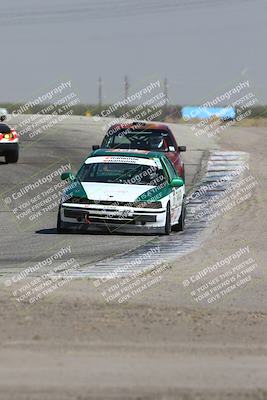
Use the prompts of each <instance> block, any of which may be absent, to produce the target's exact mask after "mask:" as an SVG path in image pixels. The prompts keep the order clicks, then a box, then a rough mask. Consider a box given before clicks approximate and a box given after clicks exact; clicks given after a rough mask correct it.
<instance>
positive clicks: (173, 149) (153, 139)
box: [93, 122, 186, 180]
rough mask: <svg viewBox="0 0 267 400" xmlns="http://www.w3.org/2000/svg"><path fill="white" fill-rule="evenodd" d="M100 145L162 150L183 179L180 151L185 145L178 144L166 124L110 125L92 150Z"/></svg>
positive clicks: (183, 172)
mask: <svg viewBox="0 0 267 400" xmlns="http://www.w3.org/2000/svg"><path fill="white" fill-rule="evenodd" d="M100 147H101V148H104V149H125V150H128V149H129V150H132V149H137V150H151V151H162V152H164V154H165V155H166V156H167V157H168V158H169V159H170V160H171V161H172V162H173V164H174V166H175V169H176V170H177V172H178V174H179V176H180V177H181V178H182V179H183V180H185V170H184V163H183V161H182V160H181V156H180V152H182V151H186V146H178V144H177V142H176V140H175V137H174V135H173V133H172V131H171V130H170V128H168V126H167V125H164V124H158V123H143V122H133V123H128V124H116V125H112V126H111V127H110V128H109V130H108V132H107V134H106V136H105V137H104V139H103V142H102V144H101V146H97V145H95V146H93V150H97V149H99V148H100Z"/></svg>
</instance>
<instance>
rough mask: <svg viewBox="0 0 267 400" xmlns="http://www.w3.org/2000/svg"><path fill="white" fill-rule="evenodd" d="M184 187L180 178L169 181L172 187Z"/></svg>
mask: <svg viewBox="0 0 267 400" xmlns="http://www.w3.org/2000/svg"><path fill="white" fill-rule="evenodd" d="M183 185H184V181H183V179H182V178H173V180H172V181H171V186H172V187H181V186H183Z"/></svg>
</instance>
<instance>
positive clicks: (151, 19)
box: [0, 0, 267, 105]
mask: <svg viewBox="0 0 267 400" xmlns="http://www.w3.org/2000/svg"><path fill="white" fill-rule="evenodd" d="M1 3H2V4H1ZM0 4H1V15H0V34H1V39H2V40H1V52H2V63H1V69H0V71H1V78H2V79H1V90H0V102H14V103H15V102H26V101H29V100H31V99H32V98H34V97H36V95H41V94H43V93H45V92H47V91H48V90H50V89H52V88H54V87H56V86H57V85H58V83H59V82H62V81H67V80H70V81H71V82H72V87H73V88H75V91H76V93H77V94H78V95H79V97H80V99H81V101H82V102H83V103H96V102H97V99H98V86H97V81H98V78H99V76H101V77H102V80H103V96H104V102H105V103H111V102H114V101H116V100H117V99H120V98H121V97H123V80H124V76H125V75H126V74H127V76H128V77H129V82H130V93H134V92H135V91H136V90H137V89H139V88H141V87H143V86H144V85H146V84H148V83H149V82H151V81H155V80H157V79H159V80H162V81H163V79H164V78H167V79H168V94H169V101H170V103H172V104H183V105H185V104H201V103H203V102H204V101H207V100H208V99H209V98H213V97H214V96H216V95H220V94H222V93H224V92H225V91H227V90H229V89H231V88H232V87H233V86H235V85H236V84H237V83H238V82H242V81H247V80H249V81H250V87H251V88H252V90H253V92H254V93H255V94H256V95H257V97H258V100H259V103H262V104H267V79H266V73H267V52H266V38H267V0H46V1H43V0H9V1H8V2H7V1H5V2H4V1H3V0H0Z"/></svg>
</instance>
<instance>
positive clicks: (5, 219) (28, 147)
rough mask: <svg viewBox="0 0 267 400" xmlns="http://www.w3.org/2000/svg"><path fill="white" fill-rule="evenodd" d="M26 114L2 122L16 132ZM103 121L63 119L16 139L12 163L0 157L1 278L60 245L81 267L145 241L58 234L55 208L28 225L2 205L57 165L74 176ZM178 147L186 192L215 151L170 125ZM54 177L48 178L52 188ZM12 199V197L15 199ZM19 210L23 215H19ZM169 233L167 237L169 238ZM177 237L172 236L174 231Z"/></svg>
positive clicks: (146, 238) (25, 196) (32, 193)
mask: <svg viewBox="0 0 267 400" xmlns="http://www.w3.org/2000/svg"><path fill="white" fill-rule="evenodd" d="M25 118H29V116H27V117H26V116H20V117H16V118H12V119H11V120H10V121H9V122H8V123H9V125H10V126H15V127H17V128H19V129H18V132H20V129H21V126H22V124H21V122H22V121H23V119H25ZM107 122H108V120H105V119H102V120H101V121H100V122H96V121H94V120H93V119H92V118H87V117H78V116H77V117H76V116H74V117H69V118H68V119H66V120H64V121H62V122H59V123H57V124H56V125H55V126H53V127H52V128H50V129H48V130H47V131H45V132H43V133H42V134H41V135H36V136H34V135H32V136H33V137H32V138H31V139H30V138H29V135H28V134H27V135H24V134H23V135H21V137H20V158H19V162H18V163H17V164H5V163H4V159H3V158H2V159H1V164H0V168H1V173H0V194H1V202H0V212H1V222H2V224H1V226H2V230H1V233H0V235H1V238H0V240H1V259H2V262H1V267H0V273H1V275H5V274H6V273H8V274H11V273H14V272H15V271H16V272H18V271H19V270H21V269H24V268H26V266H30V265H32V264H33V263H36V262H38V261H41V260H43V259H45V258H46V257H47V256H49V255H50V254H51V253H53V251H56V250H57V249H58V248H60V247H61V246H62V243H63V244H69V245H71V249H72V255H74V256H75V257H76V258H77V259H78V260H79V262H80V263H81V264H82V265H86V264H87V263H88V264H91V263H94V262H96V261H99V260H102V259H105V258H106V257H110V256H113V255H117V254H120V253H122V252H125V251H128V250H130V249H133V248H135V247H137V246H139V245H141V244H144V243H145V242H148V241H150V240H151V236H143V235H141V234H140V235H123V234H119V233H113V234H106V233H103V234H92V233H88V234H87V233H86V234H80V233H75V234H67V235H59V234H57V232H56V230H55V226H56V216H57V207H53V208H52V209H51V210H49V211H47V212H45V213H44V215H42V217H40V218H36V219H35V220H34V221H33V223H32V224H29V221H28V220H27V218H21V219H18V217H17V215H18V214H16V211H14V204H13V203H12V204H6V202H7V200H6V198H7V197H10V196H12V195H13V196H14V193H23V191H24V189H23V188H25V187H26V186H27V185H28V184H30V183H33V182H36V180H37V179H39V178H42V177H43V176H46V174H47V173H48V172H47V171H52V170H55V169H56V168H57V167H58V166H59V165H63V164H64V165H66V164H68V163H70V164H71V168H72V171H74V172H76V171H77V169H78V167H79V166H80V164H81V163H82V161H83V160H84V159H85V158H86V156H87V155H88V154H89V153H90V151H91V147H92V145H93V144H99V143H100V142H101V140H102V137H103V136H104V132H105V127H106V124H107ZM172 129H173V131H174V134H175V136H176V138H177V140H178V144H181V145H186V146H187V149H188V151H187V152H186V153H183V159H184V161H185V167H186V186H187V191H189V190H192V188H193V186H194V183H195V182H196V181H197V180H198V179H199V176H200V167H201V161H202V160H203V158H205V157H207V153H208V149H215V148H216V146H215V145H214V144H213V142H212V141H211V139H207V138H204V137H203V138H202V137H201V138H199V137H198V138H197V137H195V136H194V134H193V132H192V130H191V129H190V127H188V126H187V127H186V126H183V125H172ZM56 182H58V183H59V182H60V178H59V177H58V178H56V179H54V180H53V184H55V183H56ZM50 186H51V184H50V183H49V182H47V183H44V184H42V185H41V186H40V187H39V188H37V190H35V191H29V192H28V193H26V194H25V193H23V195H22V197H20V198H18V199H17V203H16V205H15V206H20V205H21V204H22V203H25V210H26V209H27V201H31V199H33V197H34V196H36V195H37V194H41V193H43V197H42V198H44V197H46V196H45V193H48V192H47V191H49V188H50ZM16 197H18V194H17V195H16ZM25 210H24V211H25ZM174 234H175V233H173V234H172V235H174ZM176 235H177V233H176Z"/></svg>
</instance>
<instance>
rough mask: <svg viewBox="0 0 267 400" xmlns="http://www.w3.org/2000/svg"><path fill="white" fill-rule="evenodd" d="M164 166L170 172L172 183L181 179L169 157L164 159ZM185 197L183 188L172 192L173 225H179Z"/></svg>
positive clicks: (175, 188)
mask: <svg viewBox="0 0 267 400" xmlns="http://www.w3.org/2000/svg"><path fill="white" fill-rule="evenodd" d="M164 164H165V167H166V169H167V171H168V175H169V177H170V182H171V181H172V179H174V178H177V177H179V175H178V173H177V171H176V170H175V168H174V166H173V164H172V163H171V161H170V160H169V159H168V158H167V157H166V158H164ZM183 195H184V188H183V187H180V188H177V187H173V188H172V192H171V194H170V204H171V217H172V223H177V221H178V219H179V217H180V213H181V207H182V202H183Z"/></svg>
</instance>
